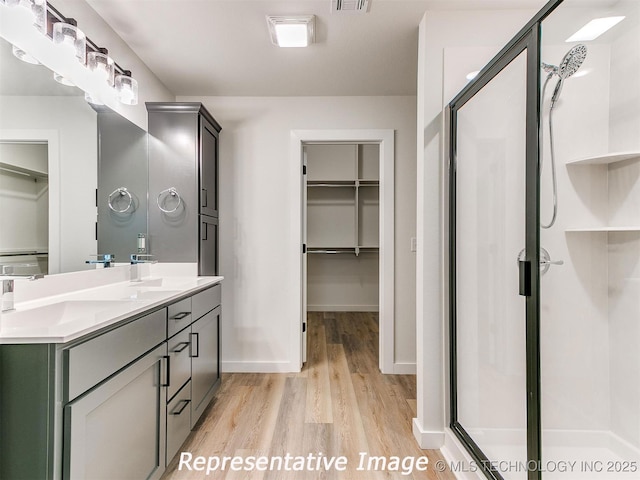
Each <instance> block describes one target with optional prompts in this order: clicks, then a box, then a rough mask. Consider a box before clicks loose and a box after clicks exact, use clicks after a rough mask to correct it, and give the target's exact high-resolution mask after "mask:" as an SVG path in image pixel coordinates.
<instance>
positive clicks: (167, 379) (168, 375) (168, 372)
mask: <svg viewBox="0 0 640 480" xmlns="http://www.w3.org/2000/svg"><path fill="white" fill-rule="evenodd" d="M162 358H164V359H165V360H166V361H167V366H166V368H165V370H164V371H165V381H164V383H161V384H160V386H162V387H168V386H169V382H170V381H171V357H169V356H168V355H163V356H162Z"/></svg>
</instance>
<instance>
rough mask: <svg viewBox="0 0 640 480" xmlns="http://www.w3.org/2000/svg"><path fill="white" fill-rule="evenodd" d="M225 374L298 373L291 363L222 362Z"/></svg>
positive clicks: (298, 369) (297, 368)
mask: <svg viewBox="0 0 640 480" xmlns="http://www.w3.org/2000/svg"><path fill="white" fill-rule="evenodd" d="M221 370H222V372H223V373H298V372H299V371H300V368H299V367H296V368H294V366H293V365H292V364H291V362H222V364H221Z"/></svg>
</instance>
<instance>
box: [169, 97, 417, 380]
mask: <svg viewBox="0 0 640 480" xmlns="http://www.w3.org/2000/svg"><path fill="white" fill-rule="evenodd" d="M178 100H179V101H202V102H203V103H204V104H205V106H206V107H207V108H208V109H209V110H210V111H211V113H212V114H213V116H214V117H215V118H216V120H217V121H218V122H219V123H220V124H221V125H222V133H221V137H220V148H221V151H220V159H221V164H220V178H222V179H224V180H223V181H222V182H221V185H220V203H221V211H220V225H221V239H220V252H221V257H220V268H221V272H220V273H221V274H222V275H224V276H225V284H224V287H223V296H224V298H223V303H224V317H225V319H227V320H226V321H225V322H223V326H222V337H223V338H224V339H225V341H224V343H223V346H222V360H223V368H224V370H225V371H278V370H280V371H292V370H295V369H297V367H296V366H294V365H291V362H292V358H291V353H290V352H291V351H292V349H293V348H296V346H295V345H292V340H291V339H290V338H289V332H290V331H291V329H292V327H291V326H292V322H296V323H297V322H298V321H299V317H300V312H299V311H298V310H297V308H296V305H297V302H296V300H297V298H298V296H299V292H300V272H299V271H297V269H296V268H294V267H293V265H295V263H296V259H297V258H298V257H299V255H300V244H299V243H300V241H299V239H300V232H297V231H292V228H291V226H292V225H294V224H295V223H296V222H294V220H293V219H292V218H291V217H290V212H291V208H290V205H291V202H300V198H298V197H297V195H298V194H297V192H298V189H299V185H297V184H296V185H293V184H291V183H290V176H289V175H288V172H290V166H289V161H290V151H289V147H290V143H289V142H290V135H291V131H292V130H299V129H342V128H344V129H358V128H360V129H362V128H371V129H395V130H396V138H395V145H396V152H395V154H396V155H395V161H396V166H395V178H396V183H395V188H396V192H397V193H396V199H395V202H396V225H395V227H396V238H395V241H396V251H395V269H396V279H395V292H396V302H395V304H396V308H395V322H396V329H395V340H396V348H395V361H396V363H397V364H398V363H407V364H411V363H413V362H415V311H414V305H415V263H414V262H415V257H414V254H413V253H411V251H410V239H411V237H412V236H414V232H415V193H414V192H415V125H416V124H415V105H416V104H415V102H416V99H415V97H205V98H201V97H179V98H178Z"/></svg>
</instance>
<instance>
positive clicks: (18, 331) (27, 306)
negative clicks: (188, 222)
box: [0, 265, 223, 344]
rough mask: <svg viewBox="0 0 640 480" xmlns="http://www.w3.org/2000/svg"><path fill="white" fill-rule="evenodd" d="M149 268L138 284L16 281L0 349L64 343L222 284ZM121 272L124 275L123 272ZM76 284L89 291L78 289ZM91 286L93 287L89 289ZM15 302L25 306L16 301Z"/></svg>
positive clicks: (2, 322)
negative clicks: (13, 297) (64, 285)
mask: <svg viewBox="0 0 640 480" xmlns="http://www.w3.org/2000/svg"><path fill="white" fill-rule="evenodd" d="M153 267H154V266H153V265H152V266H151V268H149V271H148V273H149V275H147V276H146V277H143V278H142V281H140V282H132V281H129V280H126V281H122V280H121V278H122V272H118V273H116V274H114V273H112V272H106V273H101V271H100V270H96V271H95V272H94V271H91V272H83V273H82V274H81V275H78V274H69V275H75V276H74V277H73V278H71V280H69V277H65V275H64V274H63V275H52V276H51V277H48V278H49V280H50V283H51V285H52V287H51V288H48V286H47V285H45V284H46V282H42V280H36V281H35V282H28V283H27V282H26V281H22V282H20V281H16V286H15V295H16V300H17V301H16V303H15V310H13V311H10V312H4V313H2V314H0V344H15V343H67V342H70V341H72V340H76V339H78V338H80V337H82V336H84V335H87V334H89V333H93V332H96V331H98V330H100V329H103V328H105V327H108V326H110V325H113V324H115V323H117V322H119V321H121V320H124V319H126V318H128V317H131V316H134V315H137V314H140V313H143V312H145V311H146V310H150V309H153V308H154V307H157V306H159V305H162V304H164V303H168V302H171V301H172V300H174V299H176V298H179V297H181V296H183V295H188V294H189V293H192V292H195V291H196V290H200V289H202V288H204V287H210V286H213V285H215V284H216V283H220V282H221V281H222V280H223V277H197V276H194V275H184V270H183V271H180V270H178V271H176V272H173V273H179V274H180V275H177V276H174V275H162V276H160V275H157V273H164V272H167V270H166V265H165V266H163V267H164V268H160V267H159V268H157V269H156V271H154V268H153ZM122 268H123V271H125V272H128V268H127V267H122ZM109 270H115V269H109ZM169 273H171V272H169ZM96 277H98V278H96ZM87 279H90V280H91V281H89V282H87ZM114 279H118V280H120V281H113V280H114ZM65 281H66V282H67V286H66V288H61V287H60V284H61V283H64V282H65ZM38 282H42V284H43V285H44V286H41V285H38ZM54 282H55V284H56V285H55V287H53V285H54ZM78 282H80V283H79V285H85V286H86V285H87V284H89V285H92V286H91V288H78ZM74 283H75V284H76V287H75V288H74V286H73V284H74ZM96 283H97V284H99V285H97V286H94V285H95V284H96ZM32 284H34V285H36V286H35V287H32ZM21 287H22V289H26V290H28V289H29V288H37V289H38V291H39V292H40V293H42V292H44V293H45V294H41V295H38V296H37V297H36V298H34V296H33V294H31V295H30V294H29V293H28V292H21ZM47 290H48V291H47ZM46 293H53V294H52V295H46ZM21 298H24V299H25V301H19V299H21Z"/></svg>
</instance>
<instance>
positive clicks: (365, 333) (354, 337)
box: [163, 312, 455, 480]
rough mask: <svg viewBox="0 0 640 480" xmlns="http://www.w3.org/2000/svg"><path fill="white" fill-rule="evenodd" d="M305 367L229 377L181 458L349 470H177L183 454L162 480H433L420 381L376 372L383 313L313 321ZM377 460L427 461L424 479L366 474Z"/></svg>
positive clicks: (444, 479)
mask: <svg viewBox="0 0 640 480" xmlns="http://www.w3.org/2000/svg"><path fill="white" fill-rule="evenodd" d="M308 320H309V321H308V327H309V332H308V345H309V350H308V355H307V357H308V358H307V363H306V364H305V367H304V369H303V371H302V372H300V373H298V374H238V373H234V374H226V375H224V376H223V379H222V381H223V383H222V387H221V388H220V390H219V392H218V394H217V395H216V398H215V399H214V401H213V402H212V404H211V405H210V406H209V408H208V409H207V411H206V412H205V413H204V415H203V418H202V419H201V420H200V422H199V423H198V425H197V426H196V428H195V429H194V431H193V432H191V434H190V436H189V438H188V439H187V441H186V443H185V444H184V445H183V447H182V449H181V451H182V452H190V453H191V454H193V456H194V457H196V456H204V457H210V456H217V457H222V456H241V457H244V458H246V457H248V456H267V457H273V456H284V455H285V454H287V453H289V454H291V455H294V456H305V457H306V456H307V455H309V454H310V453H311V454H313V455H315V456H318V455H320V454H322V455H323V456H326V457H332V456H334V457H339V456H345V457H347V459H348V464H347V469H346V470H345V471H336V469H333V468H332V469H327V470H326V471H325V470H324V469H322V468H320V469H319V470H317V471H316V470H315V469H311V470H307V469H305V470H304V471H296V472H294V471H290V472H287V471H266V472H265V471H258V470H253V471H248V472H247V471H244V472H234V471H229V469H227V470H226V471H224V472H222V471H216V472H214V473H211V474H210V475H209V476H205V473H204V472H202V471H200V472H197V471H187V470H185V469H183V470H182V471H178V470H177V468H178V458H179V454H178V456H177V457H176V458H175V459H174V460H173V462H172V463H171V464H170V465H169V467H168V469H167V472H166V473H165V476H164V477H163V480H169V479H172V480H189V479H204V478H208V479H216V480H218V479H225V480H227V479H234V480H235V479H244V480H286V479H296V480H307V479H309V480H311V479H336V480H342V479H354V480H355V479H363V480H377V479H416V480H417V479H428V480H436V479H437V480H449V479H451V480H454V479H455V477H454V476H453V475H452V474H451V473H449V472H442V473H441V472H437V471H436V468H435V465H434V464H435V462H436V461H438V460H442V456H441V455H440V452H439V451H436V450H420V449H419V448H418V445H417V443H416V441H415V439H414V437H413V434H412V433H411V424H412V418H413V417H415V416H416V411H415V409H416V400H415V399H416V379H415V375H382V374H380V372H379V370H378V315H377V314H375V313H360V312H348V313H336V312H331V313H309V315H308ZM360 452H364V453H365V454H366V455H367V457H369V456H382V457H385V458H387V459H391V457H392V456H398V457H400V458H401V459H402V458H404V457H407V456H409V457H414V458H416V459H417V458H418V457H421V456H427V457H428V458H429V465H428V467H427V471H426V472H421V471H417V470H415V469H414V471H413V473H412V474H410V475H402V472H401V471H397V470H398V469H397V468H396V469H395V471H393V470H394V469H393V468H392V469H391V470H392V471H389V470H382V469H376V468H375V466H373V468H372V469H371V470H364V471H358V470H357V467H358V465H359V461H360V457H359V455H360Z"/></svg>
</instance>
